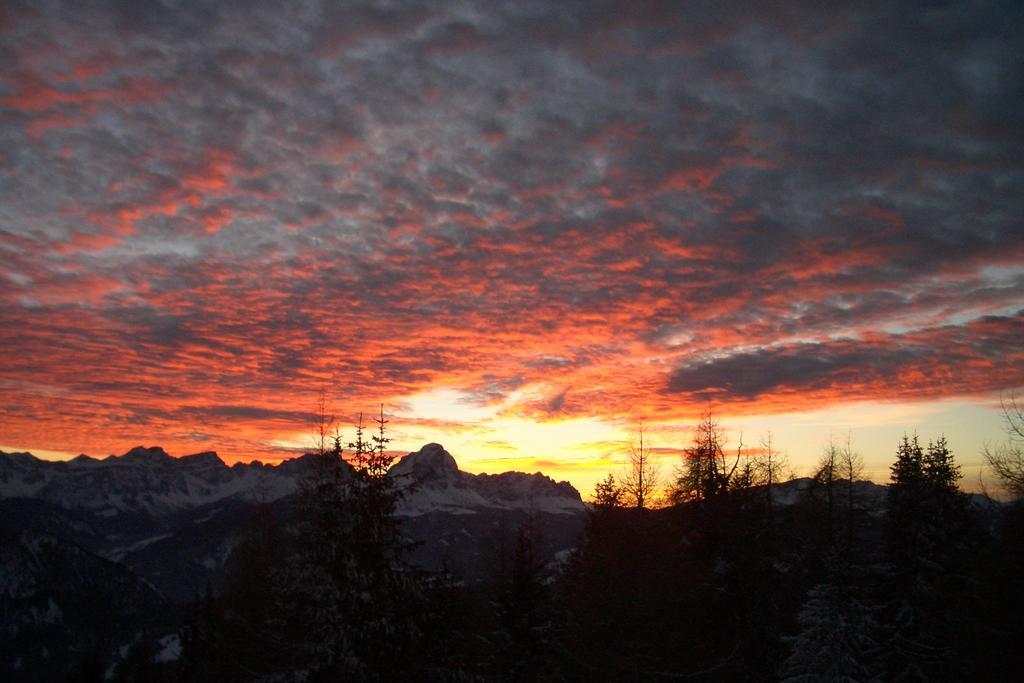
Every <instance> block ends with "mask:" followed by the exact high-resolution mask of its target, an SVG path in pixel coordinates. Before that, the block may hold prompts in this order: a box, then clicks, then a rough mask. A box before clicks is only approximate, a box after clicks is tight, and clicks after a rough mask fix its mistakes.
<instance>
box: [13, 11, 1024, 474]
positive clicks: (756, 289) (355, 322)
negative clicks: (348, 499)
mask: <svg viewBox="0 0 1024 683" xmlns="http://www.w3.org/2000/svg"><path fill="white" fill-rule="evenodd" d="M767 4H771V3H767ZM765 5H766V3H752V4H750V5H749V6H748V5H746V4H744V3H721V2H706V3H705V2H660V3H659V2H649V3H647V2H632V1H628V2H627V1H623V2H600V1H597V0H586V1H583V2H571V1H568V0H558V1H553V2H544V3H538V2H530V1H527V0H518V1H516V2H509V3H495V2H480V3H474V2H422V3H417V2H376V3H365V4H358V3H341V2H328V1H324V2H313V1H304V2H291V1H288V2H281V3H258V4H250V3H230V2H208V3H203V2H174V1H172V0H165V1H164V2H138V1H135V0H124V1H123V2H118V3H92V2H83V1H79V0H75V1H74V2H70V1H69V2H66V3H61V2H41V3H29V4H23V3H19V2H16V1H15V2H6V3H4V4H3V7H2V9H0V169H2V174H0V349H2V353H0V447H3V448H4V449H6V450H10V449H12V448H17V449H28V450H33V451H36V452H51V453H78V452H82V451H84V452H87V453H91V454H95V455H104V454H107V453H120V452H123V451H125V450H127V449H128V448H129V447H131V446H133V445H135V444H137V443H146V444H147V445H149V444H161V445H163V446H164V447H165V448H167V449H168V450H170V451H172V452H175V453H178V454H184V453H188V452H194V451H197V450H202V449H208V448H213V449H216V450H217V451H218V452H220V453H221V455H222V456H223V457H224V458H225V460H227V461H229V462H230V461H233V460H236V459H245V460H248V459H251V458H253V457H259V458H262V459H266V460H273V459H279V458H281V457H285V456H287V455H289V454H290V452H291V451H290V450H289V449H294V448H297V447H301V446H303V445H304V444H305V443H306V442H307V441H308V437H309V433H310V422H311V414H312V413H313V412H314V407H315V405H316V401H317V396H318V394H319V392H320V391H321V390H325V391H326V395H327V398H328V401H329V403H331V405H332V406H334V408H335V410H336V412H337V414H338V416H339V417H340V418H341V422H342V423H343V425H347V424H350V423H351V421H352V420H353V419H354V416H355V415H356V414H357V413H358V411H360V410H373V409H374V408H375V407H376V406H377V405H378V404H380V403H381V402H383V403H384V405H385V410H386V411H387V412H388V414H389V415H390V416H391V418H392V420H393V422H392V425H393V426H394V428H395V436H396V446H397V447H398V448H404V449H413V448H416V447H418V446H419V444H421V443H422V442H423V441H426V440H438V441H441V442H443V443H445V444H446V445H447V446H448V447H449V449H450V450H452V451H453V453H455V455H456V456H457V457H458V459H459V460H460V462H462V463H463V465H464V466H466V467H467V468H469V469H475V470H495V469H497V470H502V469H507V468H509V467H518V468H524V469H535V468H536V467H542V468H544V469H546V470H550V471H551V472H552V474H554V476H558V477H559V478H562V477H570V478H573V481H575V482H577V483H578V484H580V486H581V488H587V487H588V486H589V482H591V481H592V479H593V477H594V476H596V475H597V474H602V473H603V472H604V471H605V470H607V469H610V468H612V467H614V466H615V462H616V460H615V458H616V457H617V454H619V453H621V450H622V446H621V441H622V440H623V439H625V438H626V437H627V435H628V433H629V431H630V430H631V429H633V428H634V427H635V425H636V424H638V423H640V422H641V421H642V422H643V423H644V424H646V425H647V426H648V429H649V430H650V432H651V433H652V434H653V438H654V439H655V442H656V445H657V446H658V447H660V448H662V449H663V452H664V453H666V454H671V452H672V449H674V448H678V447H680V446H683V445H685V442H686V440H687V430H688V429H689V428H690V426H691V425H692V423H693V421H694V419H695V417H696V416H698V415H699V414H700V413H701V412H702V411H703V410H705V409H706V408H708V407H710V408H711V409H712V410H713V411H714V412H715V414H717V415H719V416H720V417H721V418H722V419H723V420H724V421H725V424H726V425H727V426H729V427H730V430H731V431H732V438H733V442H734V444H735V443H736V442H738V438H739V430H741V429H742V430H744V440H745V441H746V442H748V443H751V442H754V441H756V440H757V437H758V436H759V435H760V433H762V432H763V431H765V430H767V429H768V428H772V429H773V430H774V431H775V432H776V434H777V441H778V440H780V439H781V443H780V445H781V447H783V448H784V449H786V450H788V451H790V454H791V457H792V458H794V459H795V460H796V463H795V464H796V465H797V466H798V469H799V468H800V467H803V466H804V465H806V464H809V462H810V461H811V460H813V458H814V457H815V456H816V455H817V453H819V452H820V450H821V447H822V442H823V440H826V439H827V438H828V436H829V434H841V435H842V438H843V439H844V440H845V438H846V436H847V434H851V433H852V436H853V438H854V441H855V443H856V444H857V445H858V447H859V448H861V449H862V450H863V451H864V452H865V455H866V456H868V459H869V465H870V466H871V468H873V469H874V470H875V471H876V472H877V473H878V475H879V477H881V478H883V479H884V477H885V476H886V474H887V473H886V472H885V467H886V464H887V463H888V462H889V461H890V460H891V459H892V453H893V452H894V449H895V445H896V443H895V438H896V437H897V436H898V435H899V434H902V433H903V431H904V430H913V429H918V430H920V431H921V433H922V436H923V437H925V438H932V437H934V436H938V434H939V433H940V432H945V433H946V434H947V435H948V436H949V437H950V441H951V444H952V445H953V447H954V450H956V451H958V455H959V456H960V458H961V459H962V460H963V461H965V462H967V463H968V464H971V463H976V462H977V460H978V458H977V450H978V448H979V447H980V444H981V443H983V442H984V440H986V439H993V440H994V439H998V438H999V437H1000V434H1001V431H1000V426H999V415H998V409H997V408H998V400H999V397H1000V395H1001V394H1005V393H1006V392H1008V391H1011V390H1013V389H1015V388H1017V387H1022V386H1024V343H1022V338H1024V335H1022V332H1024V218H1022V217H1024V182H1022V181H1024V162H1022V160H1024V77H1022V76H1021V74H1024V48H1022V44H1024V43H1022V38H1021V35H1022V32H1024V12H1022V8H1021V5H1020V4H1019V3H1017V2H1006V3H992V2H976V3H947V4H943V3H934V2H928V3H921V4H911V3H896V2H886V3H863V4H862V3H837V4H835V5H832V6H830V5H829V4H828V3H821V2H817V1H815V2H807V3H798V2H793V3H783V4H782V5H783V6H784V8H785V9H783V10H778V11H774V10H769V9H766V7H765ZM972 476H974V475H973V474H972Z"/></svg>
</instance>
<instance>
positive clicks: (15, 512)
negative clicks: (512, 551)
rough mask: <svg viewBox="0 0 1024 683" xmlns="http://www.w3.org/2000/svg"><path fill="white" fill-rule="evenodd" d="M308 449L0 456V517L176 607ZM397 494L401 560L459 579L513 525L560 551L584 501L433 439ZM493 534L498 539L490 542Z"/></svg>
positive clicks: (477, 568) (286, 497) (401, 473)
mask: <svg viewBox="0 0 1024 683" xmlns="http://www.w3.org/2000/svg"><path fill="white" fill-rule="evenodd" d="M312 463H313V458H312V456H302V457H299V458H295V459H292V460H287V461H285V462H282V463H281V464H278V465H264V464H262V463H259V462H253V463H248V464H243V463H239V464H236V465H233V466H230V467H229V466H228V465H226V464H225V463H224V462H223V461H222V460H221V459H220V458H219V457H218V456H217V454H216V453H213V452H204V453H197V454H194V455H187V456H184V457H180V458H175V457H172V456H171V455H169V454H168V453H167V452H166V451H164V450H163V449H161V448H159V447H155V446H154V447H148V448H146V447H143V446H137V447H135V448H132V449H131V450H129V451H128V452H126V453H125V454H124V455H121V456H111V457H107V458H102V459H97V458H91V457H89V456H86V455H80V456H78V457H77V458H75V459H73V460H70V461H67V462H52V461H45V460H40V459H38V458H36V457H34V456H33V455H31V454H29V453H3V452H0V515H2V516H3V517H4V519H5V520H6V521H7V523H8V525H10V526H12V527H13V528H15V529H34V530H38V531H42V532H45V533H48V534H52V535H54V536H55V537H57V538H62V539H67V540H69V541H72V542H74V543H76V544H77V545H79V546H81V547H82V548H84V549H86V550H88V551H90V552H92V553H95V554H96V555H99V556H101V557H103V558H106V559H108V560H111V561H115V562H120V563H123V564H124V565H126V566H127V567H129V568H130V569H131V570H133V571H134V572H136V573H137V574H138V575H139V576H141V577H144V578H145V579H146V580H148V581H150V582H152V584H153V585H154V586H156V587H157V588H158V589H159V590H160V591H161V592H162V594H163V595H165V596H167V597H168V598H169V599H171V600H174V601H177V602H184V601H188V600H190V599H192V598H193V597H194V596H195V595H196V594H197V593H199V592H201V591H202V590H203V589H204V587H205V586H206V585H207V584H210V585H213V586H214V587H216V586H218V585H219V583H220V581H221V579H222V577H223V572H224V568H225V565H226V562H227V559H228V557H229V556H230V554H231V551H232V549H233V548H234V546H235V544H236V542H237V540H238V539H239V538H240V537H241V535H242V534H243V532H244V531H245V529H246V528H247V527H248V525H249V523H250V521H251V520H252V518H253V513H254V510H255V509H256V506H257V505H259V504H264V505H266V506H268V507H269V508H270V509H271V511H272V513H273V514H274V515H275V516H276V517H277V518H278V519H279V520H280V521H281V522H282V523H287V522H288V521H290V519H291V504H292V501H293V499H294V494H295V492H296V491H297V489H298V486H299V482H300V481H301V480H302V478H303V477H304V476H305V475H306V473H307V472H308V471H309V470H310V468H311V466H312ZM390 476H393V477H394V478H395V480H396V483H397V484H398V486H399V488H400V489H401V490H402V491H403V493H404V495H403V497H402V499H401V501H400V503H399V506H398V510H397V515H398V517H399V518H400V519H401V520H402V523H403V529H404V532H405V533H406V534H407V535H408V536H409V537H410V539H411V540H413V541H415V542H416V545H415V550H414V551H413V554H412V557H411V560H412V561H413V562H414V563H417V564H419V565H421V566H423V567H424V568H428V569H437V568H440V567H442V566H444V567H447V568H448V569H450V570H455V571H456V573H457V574H459V575H460V576H462V577H463V578H467V579H470V580H473V579H476V578H479V577H481V576H483V575H484V574H486V572H487V570H488V565H489V564H490V563H491V559H492V558H490V557H489V554H488V553H489V551H490V550H491V549H493V548H500V547H503V546H504V545H510V544H511V541H509V542H508V543H505V540H508V539H504V537H506V536H507V537H509V538H511V535H512V534H514V533H515V532H516V531H517V530H518V528H519V527H520V526H521V525H523V524H525V523H527V522H530V523H533V524H535V525H536V526H537V528H539V529H541V530H542V531H543V534H542V549H543V552H544V555H545V556H546V557H547V559H551V558H553V557H554V555H555V554H557V553H558V552H560V551H563V550H566V549H568V548H571V547H572V546H573V545H574V543H575V541H576V538H577V537H578V535H579V533H580V532H581V531H582V528H583V525H584V521H585V510H586V507H585V505H584V504H583V501H582V500H581V499H580V495H579V492H578V491H576V489H574V488H573V487H572V486H571V485H570V484H568V483H567V482H561V483H556V482H554V481H553V480H551V479H550V478H548V477H546V476H544V475H543V474H540V473H534V474H523V473H520V472H506V473H504V474H497V475H489V474H479V475H474V474H469V473H467V472H463V471H461V470H459V468H458V464H457V463H456V461H455V459H454V458H453V457H452V455H451V454H450V453H448V452H447V451H446V450H445V449H444V447H443V446H441V445H440V444H427V445H426V446H424V447H423V448H421V449H420V450H419V451H416V452H413V453H409V454H408V455H406V456H405V457H404V458H402V459H401V460H399V461H398V462H397V463H396V464H395V465H394V467H393V468H392V471H391V473H390ZM498 536H501V537H502V538H503V539H504V540H501V541H500V542H499V541H496V538H497V537H498Z"/></svg>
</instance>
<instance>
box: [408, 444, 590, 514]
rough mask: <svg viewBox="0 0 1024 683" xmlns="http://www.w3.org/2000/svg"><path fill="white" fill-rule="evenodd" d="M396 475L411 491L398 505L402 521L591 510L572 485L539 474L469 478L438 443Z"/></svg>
mask: <svg viewBox="0 0 1024 683" xmlns="http://www.w3.org/2000/svg"><path fill="white" fill-rule="evenodd" d="M391 475H392V476H393V477H395V480H396V481H397V482H398V484H399V486H400V487H403V488H405V489H406V490H407V492H406V495H405V496H404V497H403V498H402V500H401V502H400V503H399V505H398V514H399V515H400V516H406V517H412V516H416V515H420V514H426V513H430V512H447V513H450V514H456V515H458V514H474V513H476V512H478V511H480V510H481V509H491V510H520V511H523V512H531V511H532V512H544V513H549V514H567V515H575V514H579V513H582V512H584V511H585V509H586V508H585V506H584V505H583V500H582V499H581V498H580V494H579V491H577V490H576V489H575V488H573V487H572V485H571V484H569V483H568V482H565V481H563V482H558V483H556V482H555V481H553V480H552V479H551V478H549V477H547V476H545V475H543V474H541V473H540V472H534V473H533V474H525V473H523V472H505V473H503V474H469V473H468V472H463V471H461V470H459V466H458V464H457V463H456V462H455V458H453V457H452V455H451V454H450V453H449V452H448V451H446V450H445V449H444V446H442V445H441V444H437V443H430V444H427V445H426V446H424V447H423V448H421V449H420V450H418V451H416V452H415V453H410V454H409V455H407V456H405V457H404V458H403V459H402V460H400V461H399V462H398V463H396V464H395V466H394V467H392V468H391Z"/></svg>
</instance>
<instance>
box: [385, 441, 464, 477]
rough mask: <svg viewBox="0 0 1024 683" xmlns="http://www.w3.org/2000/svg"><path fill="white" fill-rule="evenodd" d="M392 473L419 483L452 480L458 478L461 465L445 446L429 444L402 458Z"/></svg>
mask: <svg viewBox="0 0 1024 683" xmlns="http://www.w3.org/2000/svg"><path fill="white" fill-rule="evenodd" d="M392 472H393V473H394V475H396V476H407V477H411V478H412V479H413V480H415V481H417V482H425V481H434V480H439V479H452V478H454V477H456V476H458V473H459V465H458V463H456V462H455V458H453V457H452V454H451V453H449V452H448V451H446V450H445V449H444V446H442V445H441V444H439V443H428V444H427V445H425V446H424V447H423V448H421V449H419V450H418V451H416V452H414V453H410V454H409V455H407V456H405V457H404V458H402V459H401V460H400V461H399V462H398V463H396V464H395V466H394V467H393V468H392Z"/></svg>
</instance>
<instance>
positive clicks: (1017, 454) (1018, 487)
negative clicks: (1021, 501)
mask: <svg viewBox="0 0 1024 683" xmlns="http://www.w3.org/2000/svg"><path fill="white" fill-rule="evenodd" d="M1003 420H1004V421H1005V424H1006V436H1007V439H1006V443H1003V444H998V445H989V444H986V445H985V448H984V449H983V450H982V455H983V456H984V458H985V461H986V462H987V463H988V466H989V467H990V468H992V471H993V472H994V473H995V475H996V477H998V479H999V481H1000V482H1001V483H1002V485H1003V486H1004V487H1005V488H1006V490H1007V491H1008V492H1009V493H1010V495H1012V496H1013V497H1015V498H1024V408H1021V406H1020V405H1018V403H1017V397H1016V396H1015V395H1012V394H1011V396H1010V397H1009V399H1004V400H1003Z"/></svg>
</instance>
